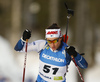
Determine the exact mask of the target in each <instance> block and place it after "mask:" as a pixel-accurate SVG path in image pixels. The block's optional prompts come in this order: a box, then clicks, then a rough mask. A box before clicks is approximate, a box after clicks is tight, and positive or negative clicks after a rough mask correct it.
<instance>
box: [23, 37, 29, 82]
mask: <svg viewBox="0 0 100 82" xmlns="http://www.w3.org/2000/svg"><path fill="white" fill-rule="evenodd" d="M27 45H28V39H26V46H25V59H24V68H23V79H22V82H24V80H25V69H26V59H27Z"/></svg>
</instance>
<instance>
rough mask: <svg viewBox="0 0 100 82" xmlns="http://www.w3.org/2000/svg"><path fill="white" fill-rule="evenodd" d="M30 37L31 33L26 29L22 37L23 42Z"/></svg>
mask: <svg viewBox="0 0 100 82" xmlns="http://www.w3.org/2000/svg"><path fill="white" fill-rule="evenodd" d="M30 37H31V31H29V30H28V29H25V30H24V32H23V35H22V38H23V40H25V41H26V39H29V38H30Z"/></svg>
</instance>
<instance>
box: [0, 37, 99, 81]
mask: <svg viewBox="0 0 100 82" xmlns="http://www.w3.org/2000/svg"><path fill="white" fill-rule="evenodd" d="M27 54H28V55H27V61H26V62H27V64H26V74H25V75H26V78H25V79H26V82H35V80H36V78H37V75H38V69H39V68H38V65H39V55H38V54H37V53H36V52H29V53H27ZM24 57H25V53H19V52H16V54H14V49H13V48H12V47H11V45H10V43H9V42H8V41H7V40H6V39H4V38H3V37H1V36H0V82H2V81H1V78H7V80H6V81H3V82H21V81H22V75H23V66H24ZM95 60H96V64H95V66H94V67H92V68H88V69H87V70H86V72H85V75H84V76H85V78H84V79H85V82H100V52H98V53H97V54H96V57H95ZM76 73H77V70H76V67H75V65H74V63H73V62H71V64H70V66H69V70H68V73H67V75H66V80H67V82H77V79H76V78H77V77H76V76H77V74H76ZM29 80H33V81H29Z"/></svg>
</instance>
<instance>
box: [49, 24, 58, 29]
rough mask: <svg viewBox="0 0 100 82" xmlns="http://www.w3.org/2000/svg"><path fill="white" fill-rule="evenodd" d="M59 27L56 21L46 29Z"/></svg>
mask: <svg viewBox="0 0 100 82" xmlns="http://www.w3.org/2000/svg"><path fill="white" fill-rule="evenodd" d="M59 28H60V27H59V26H58V25H57V23H53V24H52V25H51V26H49V27H48V28H47V29H59Z"/></svg>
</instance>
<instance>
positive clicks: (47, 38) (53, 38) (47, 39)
mask: <svg viewBox="0 0 100 82" xmlns="http://www.w3.org/2000/svg"><path fill="white" fill-rule="evenodd" d="M55 39H58V38H57V37H55V38H47V40H55Z"/></svg>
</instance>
